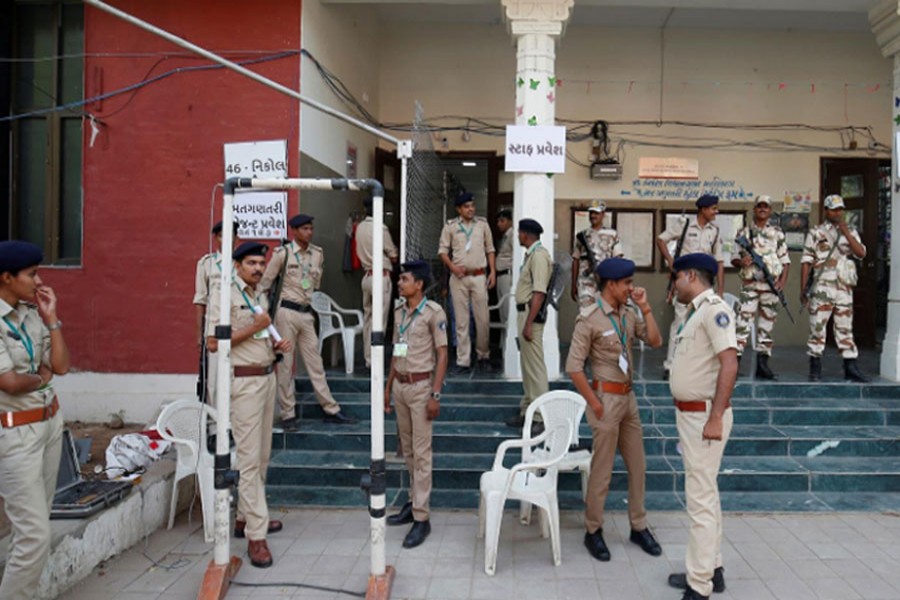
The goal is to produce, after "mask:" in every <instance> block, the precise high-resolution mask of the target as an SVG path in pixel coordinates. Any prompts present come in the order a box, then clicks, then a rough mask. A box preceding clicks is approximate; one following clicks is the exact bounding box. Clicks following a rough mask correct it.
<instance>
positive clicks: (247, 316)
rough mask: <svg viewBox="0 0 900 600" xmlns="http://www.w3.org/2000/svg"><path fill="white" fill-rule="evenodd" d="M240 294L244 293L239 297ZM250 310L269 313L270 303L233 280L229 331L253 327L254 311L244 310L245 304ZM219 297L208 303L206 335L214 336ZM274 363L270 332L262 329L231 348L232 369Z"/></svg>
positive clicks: (260, 293) (217, 319) (243, 284)
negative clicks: (251, 306)
mask: <svg viewBox="0 0 900 600" xmlns="http://www.w3.org/2000/svg"><path fill="white" fill-rule="evenodd" d="M242 292H243V293H242ZM248 300H249V301H250V303H251V304H253V306H261V307H262V309H263V310H264V311H265V310H268V308H269V301H268V299H267V298H266V294H265V293H263V292H262V291H261V290H260V288H259V287H257V289H256V290H254V289H253V288H252V287H250V285H248V284H247V283H244V280H243V279H241V278H240V277H235V279H234V280H233V281H232V284H231V329H232V331H235V330H237V329H241V328H243V327H247V326H248V325H251V324H252V323H253V309H251V308H250V307H249V306H247V301H248ZM220 313H221V307H220V306H219V296H218V294H217V295H215V296H213V297H211V298H210V301H209V318H208V319H207V320H206V335H207V336H208V337H212V336H215V334H216V325H218V324H219V314H220ZM273 362H275V350H274V349H273V348H272V339H271V338H270V337H269V332H268V331H266V330H265V329H263V330H262V331H260V332H258V333H256V334H254V335H253V336H252V337H250V338H249V339H246V340H244V341H243V342H241V343H240V344H235V345H233V346H232V347H231V365H232V366H234V367H265V366H268V365H271V364H272V363H273Z"/></svg>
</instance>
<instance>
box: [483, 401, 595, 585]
mask: <svg viewBox="0 0 900 600" xmlns="http://www.w3.org/2000/svg"><path fill="white" fill-rule="evenodd" d="M579 404H580V405H581V410H582V411H584V406H585V402H584V399H583V398H582V397H581V396H579V395H578V394H575V393H574V392H569V391H565V390H554V391H551V392H547V393H546V394H543V395H541V396H540V397H539V398H537V399H536V400H535V401H534V402H533V403H532V404H531V405H530V406H529V407H528V410H527V412H526V413H525V419H526V422H531V419H533V416H534V411H536V410H540V411H541V415H542V416H543V418H544V433H542V434H541V435H539V436H537V437H536V438H531V435H530V428H527V429H523V437H522V439H521V440H506V441H504V442H502V443H501V444H500V446H499V447H498V448H497V454H496V456H495V457H494V465H493V467H492V468H491V470H490V471H487V472H485V473H482V474H481V484H480V489H481V502H480V506H479V509H478V537H484V572H485V573H487V574H488V575H493V574H494V573H495V571H496V568H497V545H498V542H499V540H500V524H501V522H502V521H503V507H504V505H505V504H506V501H507V500H520V501H525V502H528V503H529V504H534V505H536V506H538V507H539V508H540V509H541V517H542V519H541V535H542V536H543V537H547V535H548V534H549V536H550V546H551V548H552V552H553V564H555V565H557V566H558V565H559V564H560V563H561V562H562V558H561V555H560V539H559V503H558V501H557V498H556V480H557V469H558V465H559V462H560V461H561V460H562V459H563V457H564V456H565V454H566V452H568V450H569V440H571V439H572V428H573V427H575V423H574V422H573V415H574V413H575V412H576V409H575V408H574V407H573V405H575V406H577V405H579ZM526 445H529V446H541V445H543V447H544V452H545V454H543V456H542V459H541V460H533V461H529V462H521V463H519V464H517V465H515V466H513V467H512V468H509V469H507V468H506V467H504V466H503V458H504V456H505V454H506V451H507V450H509V449H511V448H524V447H525V446H526Z"/></svg>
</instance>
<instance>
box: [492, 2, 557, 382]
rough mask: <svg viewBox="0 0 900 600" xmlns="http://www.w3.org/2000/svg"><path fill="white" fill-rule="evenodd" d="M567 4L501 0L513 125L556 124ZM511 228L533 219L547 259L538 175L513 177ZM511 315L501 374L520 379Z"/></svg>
mask: <svg viewBox="0 0 900 600" xmlns="http://www.w3.org/2000/svg"><path fill="white" fill-rule="evenodd" d="M572 5H573V0H503V6H504V8H505V10H506V17H507V19H508V20H509V28H510V33H511V34H512V35H513V37H514V38H515V40H516V106H515V115H516V117H515V122H516V125H554V124H555V120H556V89H557V88H556V40H557V39H558V38H559V37H561V36H562V33H563V26H564V24H565V22H566V20H567V19H568V18H569V15H570V13H571V8H572ZM513 198H514V205H513V225H514V226H516V227H517V226H518V222H519V219H524V218H530V219H535V220H536V221H537V222H539V223H540V224H541V226H542V227H543V228H544V234H543V235H542V236H541V242H542V244H543V245H544V247H545V248H546V249H547V250H548V251H549V252H550V255H551V257H552V256H553V250H554V244H555V237H556V236H555V231H556V230H555V223H554V200H555V195H554V182H553V178H552V177H548V176H547V175H546V174H543V173H540V174H538V173H516V175H515V184H514V188H513ZM523 256H524V248H522V247H521V246H519V245H518V238H516V247H515V251H514V253H513V269H512V278H513V283H512V289H513V290H515V288H516V284H517V282H518V279H519V268H520V267H521V265H522V258H523ZM516 321H517V312H516V311H515V309H514V308H513V310H511V311H510V313H509V320H508V322H507V325H506V343H505V349H504V353H503V356H504V372H505V374H506V376H507V377H510V378H519V377H521V369H520V366H519V353H518V349H517V348H516V341H515V338H516V333H517V332H516V329H517V327H516ZM556 322H557V313H556V311H554V310H552V309H551V310H549V311H548V313H547V322H546V324H545V325H544V357H545V362H546V364H547V375H548V376H549V378H550V379H551V380H552V379H556V378H558V377H559V333H558V331H557V327H556Z"/></svg>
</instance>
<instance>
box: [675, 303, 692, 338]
mask: <svg viewBox="0 0 900 600" xmlns="http://www.w3.org/2000/svg"><path fill="white" fill-rule="evenodd" d="M695 312H697V309H695V308H694V307H693V306H691V312H689V313H688V316H687V318H685V320H684V323H682V324H681V325H679V326H678V331H676V332H675V335H678V334H679V333H681V330H682V329H684V326H685V325H687V324H688V321H690V320H691V317H693V316H694V313H695Z"/></svg>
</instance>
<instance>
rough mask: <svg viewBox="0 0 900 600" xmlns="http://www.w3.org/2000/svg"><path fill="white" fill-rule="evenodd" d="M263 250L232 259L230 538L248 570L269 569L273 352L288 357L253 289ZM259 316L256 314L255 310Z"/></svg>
mask: <svg viewBox="0 0 900 600" xmlns="http://www.w3.org/2000/svg"><path fill="white" fill-rule="evenodd" d="M268 249H269V248H268V247H267V246H266V245H265V244H261V243H259V242H244V243H243V244H241V245H240V246H238V247H237V248H236V249H235V251H234V254H233V255H232V257H233V258H234V266H235V275H236V277H235V279H234V282H233V284H232V286H231V301H230V304H231V365H232V375H233V377H232V382H231V428H232V432H233V434H234V441H235V445H236V447H237V448H236V451H237V460H236V463H237V465H236V466H237V470H238V471H240V479H239V480H238V510H237V517H236V519H235V523H234V535H235V537H239V538H242V537H246V538H247V539H248V544H247V554H248V556H249V557H250V563H251V564H252V565H253V566H254V567H259V568H265V567H269V566H271V565H272V553H271V552H269V546H268V545H267V544H266V534H267V533H274V532H276V531H281V529H282V524H281V521H270V520H269V508H268V506H267V504H266V470H267V469H268V467H269V457H270V456H271V454H272V418H273V416H274V412H275V385H276V384H275V374H274V371H275V350H278V351H279V352H290V351H291V350H292V347H291V342H290V341H289V340H287V339H282V340H281V341H280V342H277V343H276V342H275V340H274V339H272V337H271V336H270V335H269V332H268V330H267V327H268V326H269V325H271V324H272V320H271V319H270V318H269V315H268V314H267V313H266V310H267V309H268V306H269V302H268V300H267V298H266V295H265V294H264V293H262V292H261V291H260V289H259V282H260V280H261V279H262V276H263V271H264V270H265V267H266V252H267V251H268ZM210 300H211V301H210V307H209V321H208V323H207V326H206V335H207V338H206V344H207V346H208V347H209V348H210V350H212V351H215V350H217V347H218V340H217V339H216V338H215V331H216V325H218V323H219V316H220V315H221V312H222V308H221V306H220V304H219V296H218V295H216V296H214V297H212V298H211V299H210ZM257 306H258V307H260V308H261V309H262V311H261V312H260V313H259V314H257V313H256V312H255V309H256V307H257Z"/></svg>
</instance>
